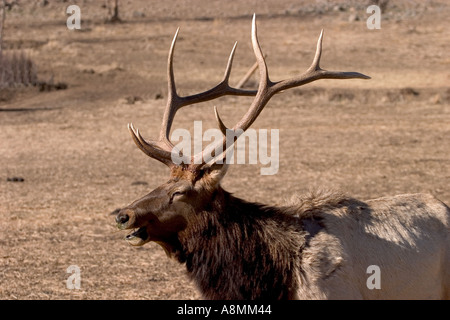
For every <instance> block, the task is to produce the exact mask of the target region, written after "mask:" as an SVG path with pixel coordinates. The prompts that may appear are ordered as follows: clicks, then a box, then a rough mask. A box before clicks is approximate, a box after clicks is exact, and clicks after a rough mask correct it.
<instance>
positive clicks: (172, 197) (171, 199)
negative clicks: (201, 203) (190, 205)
mask: <svg viewBox="0 0 450 320" xmlns="http://www.w3.org/2000/svg"><path fill="white" fill-rule="evenodd" d="M182 195H184V192H181V191H177V192H174V193H172V196H171V197H170V202H172V201H173V199H175V198H176V197H179V196H182Z"/></svg>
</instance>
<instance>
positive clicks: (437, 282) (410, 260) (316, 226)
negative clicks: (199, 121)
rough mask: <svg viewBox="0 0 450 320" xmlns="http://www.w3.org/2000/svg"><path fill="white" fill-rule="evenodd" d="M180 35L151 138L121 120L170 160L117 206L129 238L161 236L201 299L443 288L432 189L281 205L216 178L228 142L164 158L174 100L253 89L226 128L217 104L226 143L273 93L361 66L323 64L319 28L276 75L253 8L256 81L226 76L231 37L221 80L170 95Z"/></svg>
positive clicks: (449, 247) (309, 198) (365, 295)
mask: <svg viewBox="0 0 450 320" xmlns="http://www.w3.org/2000/svg"><path fill="white" fill-rule="evenodd" d="M177 34H178V30H177V33H176V34H175V37H174V39H173V42H172V45H171V48H170V51H169V58H168V83H169V84H168V87H169V91H168V102H167V105H166V109H165V113H164V116H163V121H162V127H161V131H160V137H159V139H158V140H155V141H146V140H145V139H144V138H143V137H142V135H141V134H140V132H139V130H137V129H135V128H134V127H133V125H132V124H130V125H129V126H128V128H129V130H130V132H131V136H132V138H133V140H134V142H135V143H136V145H137V146H138V147H139V149H141V150H142V151H143V152H144V153H145V154H146V155H147V156H149V157H151V158H154V159H156V160H158V161H161V162H162V163H164V164H166V165H167V166H168V167H169V168H170V179H169V180H168V181H167V182H166V183H164V184H162V185H161V186H159V187H158V188H156V189H155V190H153V191H152V192H151V193H149V194H148V195H146V196H144V197H143V198H141V199H139V200H137V201H135V202H133V203H131V204H130V205H128V206H127V207H125V208H123V209H121V210H120V212H119V213H118V214H117V216H116V218H115V220H116V223H117V227H118V228H119V229H122V230H123V229H132V230H133V231H132V232H131V233H130V234H129V235H127V236H126V240H127V241H128V242H129V243H130V244H131V245H135V246H140V245H143V244H145V243H147V242H149V241H154V242H156V243H158V244H159V245H160V246H161V247H162V248H163V249H164V250H165V252H166V253H167V255H168V256H169V257H172V258H174V259H176V260H177V261H179V262H180V263H184V264H185V265H186V269H187V273H188V275H189V276H190V278H191V279H192V280H193V281H194V282H195V284H196V285H197V287H198V289H199V290H200V291H201V293H202V295H203V297H204V298H205V299H416V298H418V299H419V298H420V299H422V298H428V299H449V298H450V236H449V223H450V209H449V207H447V206H446V205H445V204H444V203H442V202H440V201H439V200H437V199H435V198H434V197H432V196H430V195H426V194H407V195H398V196H393V197H386V198H380V199H376V200H368V201H360V200H356V199H354V198H351V197H348V196H344V195H340V194H336V193H331V192H323V191H322V192H321V191H317V192H311V193H309V194H307V195H303V196H299V197H298V198H297V200H296V201H294V202H293V203H291V204H289V205H285V206H271V205H263V204H259V203H251V202H247V201H245V200H242V199H239V198H237V197H235V196H233V195H232V194H230V193H228V192H227V191H225V190H224V189H223V188H222V187H221V185H220V183H221V180H222V178H223V177H224V176H225V173H226V171H227V168H228V165H227V163H226V161H223V160H224V158H225V152H222V153H221V154H214V156H215V158H214V159H213V161H210V162H206V161H194V160H198V159H203V157H202V154H203V153H205V152H206V150H203V151H202V152H201V153H202V154H196V155H194V156H192V157H191V158H190V160H191V161H187V163H185V162H182V163H181V164H175V163H174V162H173V161H172V160H171V159H172V158H171V153H172V152H173V149H174V145H173V144H172V142H171V141H170V140H169V134H170V129H171V126H172V122H173V119H174V116H175V113H176V112H177V111H178V110H179V109H180V108H182V107H185V106H188V105H192V104H196V103H200V102H204V101H209V100H212V99H216V98H218V97H221V96H225V95H238V96H254V100H253V102H252V103H251V105H250V107H249V109H248V111H247V113H246V114H245V115H244V116H243V117H242V118H241V119H240V120H239V121H238V122H237V123H236V124H235V125H234V127H233V128H231V129H228V128H227V127H226V126H225V124H224V123H223V122H222V120H221V119H220V117H219V114H218V112H217V109H216V108H215V114H216V119H217V122H218V125H219V127H220V129H221V131H222V133H223V135H224V137H223V141H219V144H222V146H223V148H222V150H226V149H227V138H226V132H227V130H233V131H235V132H237V131H238V130H241V132H243V131H245V130H247V129H248V128H249V127H250V126H251V125H252V123H253V122H254V121H255V119H256V118H257V117H258V115H259V114H260V113H261V111H262V110H263V108H264V107H265V105H266V104H267V102H268V101H269V99H270V98H271V97H272V96H273V95H275V94H276V93H278V92H280V91H282V90H287V89H290V88H293V87H298V86H302V85H304V84H307V83H309V82H312V81H316V80H319V79H351V78H359V79H368V78H369V77H367V76H365V75H363V74H360V73H357V72H335V71H326V70H323V69H321V68H320V67H319V62H320V56H321V51H322V36H323V32H322V33H321V34H320V37H319V40H318V43H317V50H316V53H315V56H314V59H313V62H312V64H311V66H310V67H309V68H308V69H307V71H306V72H304V73H303V74H301V75H299V76H296V77H293V78H291V79H287V80H282V81H278V82H272V81H271V80H270V79H269V76H268V70H267V66H266V62H265V59H264V55H263V53H262V51H261V48H260V45H259V42H258V38H257V30H256V22H255V16H253V23H252V45H253V50H254V53H255V56H256V60H257V62H258V68H259V84H258V89H257V91H252V90H244V89H241V88H235V87H231V86H230V85H229V81H228V79H229V76H230V72H231V66H232V61H233V56H234V52H235V48H236V44H235V46H234V47H233V50H232V52H231V54H230V58H229V60H228V65H227V68H226V71H225V75H224V77H223V80H222V81H221V82H220V83H219V84H218V85H216V86H215V87H213V88H212V89H210V90H207V91H204V92H202V93H198V94H195V95H191V96H184V97H182V96H179V95H178V94H177V90H176V87H175V81H174V74H173V53H174V47H175V42H176V39H177ZM233 142H234V141H233ZM214 150H217V149H214ZM219 150H220V149H219ZM371 265H376V266H378V267H379V270H380V278H381V288H380V289H373V288H369V287H368V285H367V279H368V277H369V275H368V273H367V270H368V267H369V266H371Z"/></svg>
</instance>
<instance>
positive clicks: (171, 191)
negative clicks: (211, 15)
mask: <svg viewBox="0 0 450 320" xmlns="http://www.w3.org/2000/svg"><path fill="white" fill-rule="evenodd" d="M255 20H256V19H255V16H253V23H252V45H253V50H254V53H255V56H256V60H257V62H258V68H259V85H258V90H257V91H253V90H244V89H240V88H234V87H231V86H230V85H229V83H228V79H229V76H230V72H231V67H232V62H233V56H234V52H235V49H236V44H235V45H234V47H233V50H232V51H231V54H230V57H229V60H228V64H227V68H226V71H225V75H224V77H223V79H222V81H221V82H220V83H219V84H218V85H216V86H215V87H213V88H212V89H210V90H207V91H204V92H202V93H198V94H195V95H191V96H184V97H181V96H179V95H178V94H177V91H176V87H175V81H174V75H173V52H174V47H175V43H176V39H177V35H178V30H177V32H176V34H175V37H174V39H173V41H172V45H171V48H170V51H169V58H168V72H167V73H168V87H169V90H168V101H167V105H166V109H165V112H164V116H163V121H162V127H161V131H160V137H159V140H157V141H146V140H145V139H144V138H143V137H142V136H141V134H140V132H139V130H137V129H135V128H134V127H133V125H132V124H129V125H128V129H129V130H130V133H131V136H132V138H133V140H134V142H135V143H136V145H137V146H138V148H139V149H141V150H142V151H143V152H144V153H145V154H146V155H148V156H149V157H151V158H154V159H156V160H158V161H160V162H162V163H164V164H165V165H167V166H168V167H169V168H170V173H171V175H170V179H169V181H167V182H166V183H165V184H163V185H161V186H159V187H158V188H156V189H155V190H153V191H152V192H150V193H149V194H148V195H146V196H144V197H143V198H141V199H139V200H137V201H135V202H133V203H132V204H130V205H129V206H127V207H125V208H123V209H122V210H121V211H120V212H119V213H118V215H117V216H116V223H117V226H118V228H119V229H137V230H136V231H134V232H133V233H131V234H129V235H128V236H127V237H126V240H127V241H128V242H129V243H130V244H132V245H143V244H145V243H147V242H149V241H155V242H157V243H159V244H161V245H162V246H163V247H164V248H165V249H166V251H171V250H172V249H173V248H172V247H173V246H174V245H175V243H176V241H177V240H176V239H177V235H178V233H179V232H180V231H182V230H184V229H185V228H186V227H187V226H188V225H189V224H190V223H194V222H193V221H195V218H194V217H195V214H196V213H197V212H200V211H203V210H205V208H206V207H207V206H208V204H209V203H210V202H211V201H212V199H213V198H214V197H215V196H217V194H218V192H220V190H221V189H220V181H221V179H222V178H223V176H224V175H225V173H226V169H227V165H226V161H224V160H226V159H225V154H226V152H225V151H226V150H227V149H228V148H230V147H232V145H233V143H234V141H235V140H236V139H237V138H236V139H234V140H233V141H227V138H226V137H227V135H226V133H227V130H233V131H234V135H228V136H233V137H238V136H239V134H237V132H239V133H241V134H242V133H243V132H244V131H245V130H247V129H248V128H249V127H250V126H251V125H252V123H253V122H254V121H255V120H256V118H257V117H258V115H259V114H260V113H261V111H262V110H263V108H264V107H265V106H266V104H267V102H268V101H269V100H270V98H271V97H272V96H273V95H274V94H276V93H278V92H280V91H283V90H286V89H289V88H293V87H298V86H301V85H304V84H307V83H309V82H312V81H315V80H319V79H352V78H360V79H368V78H369V77H367V76H365V75H363V74H361V73H357V72H336V71H327V70H323V69H321V68H320V67H319V62H320V56H321V52H322V36H323V32H321V34H320V36H319V40H318V42H317V49H316V53H315V56H314V59H313V62H312V64H311V66H310V67H309V68H308V69H307V70H306V71H305V72H304V73H303V74H301V75H299V76H297V77H294V78H291V79H287V80H282V81H277V82H272V81H271V80H270V79H269V75H268V70H267V66H266V62H265V59H264V55H263V53H262V51H261V48H260V45H259V42H258V38H257V32H256V21H255ZM225 95H239V96H255V98H254V100H253V102H252V104H251V105H250V108H249V109H248V111H247V113H246V114H245V115H244V116H243V117H242V118H241V120H240V121H238V122H237V123H236V124H235V125H234V126H233V128H231V129H228V128H227V127H226V126H225V125H224V123H223V122H222V120H221V119H220V117H219V114H218V112H217V109H216V108H214V110H215V114H216V120H217V122H218V125H219V128H220V129H221V131H222V133H223V135H224V137H223V141H221V142H219V143H221V144H222V149H221V150H222V152H221V153H220V154H215V150H220V149H217V147H220V145H219V146H214V147H213V148H211V149H210V150H206V149H205V150H203V151H202V152H201V153H200V154H197V155H194V156H192V157H191V158H190V159H186V161H184V162H183V163H181V164H175V163H174V162H173V161H172V159H173V158H172V153H173V152H175V153H176V152H177V151H176V150H174V149H175V148H174V145H173V144H172V142H171V141H170V140H169V134H170V129H171V125H172V122H173V119H174V116H175V113H176V112H177V111H178V110H179V109H180V108H182V107H184V106H187V105H193V104H196V103H199V102H204V101H209V100H213V99H216V98H218V97H221V96H225ZM204 155H213V156H214V158H213V159H211V160H210V161H205V157H204Z"/></svg>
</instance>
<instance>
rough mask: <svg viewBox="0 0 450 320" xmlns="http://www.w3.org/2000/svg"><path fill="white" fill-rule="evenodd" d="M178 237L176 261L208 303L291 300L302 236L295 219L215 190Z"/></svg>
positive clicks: (303, 236) (220, 190) (302, 241)
mask: <svg viewBox="0 0 450 320" xmlns="http://www.w3.org/2000/svg"><path fill="white" fill-rule="evenodd" d="M194 219H195V221H191V223H189V224H188V225H189V227H188V228H187V229H186V230H184V231H183V232H181V233H180V234H179V235H178V241H179V243H178V245H179V248H178V249H179V250H177V251H178V254H177V258H178V260H179V261H180V262H185V263H186V267H187V271H188V274H189V275H190V277H191V278H192V279H193V280H194V282H195V283H196V284H197V286H198V287H199V289H200V290H201V292H202V293H203V296H204V298H206V299H292V298H293V297H294V295H295V292H296V289H297V288H298V283H297V282H298V279H299V277H298V275H297V274H296V272H298V270H299V269H300V268H299V265H300V255H301V250H302V247H303V246H304V245H305V233H304V232H303V230H302V226H301V224H300V222H299V219H298V217H295V216H294V215H291V214H289V213H285V212H283V210H282V209H280V208H275V207H269V206H264V205H261V204H257V203H249V202H246V201H244V200H241V199H238V198H236V197H233V196H232V195H231V194H229V193H228V192H226V191H224V190H223V189H221V188H219V189H217V190H216V193H215V195H214V197H213V201H212V203H210V204H209V205H208V207H207V208H205V209H204V210H203V211H200V212H197V213H196V215H195V218H194Z"/></svg>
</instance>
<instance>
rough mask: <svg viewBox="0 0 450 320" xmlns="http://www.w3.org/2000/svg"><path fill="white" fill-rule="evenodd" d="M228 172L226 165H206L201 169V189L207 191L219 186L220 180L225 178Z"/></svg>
mask: <svg viewBox="0 0 450 320" xmlns="http://www.w3.org/2000/svg"><path fill="white" fill-rule="evenodd" d="M227 170H228V164H226V163H220V164H219V163H213V164H211V165H206V166H204V167H203V168H202V171H203V175H202V178H201V179H200V180H201V184H202V185H203V187H206V188H208V189H213V188H215V187H216V186H217V185H219V183H220V181H221V180H222V178H223V177H224V176H225V174H226V173H227Z"/></svg>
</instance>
